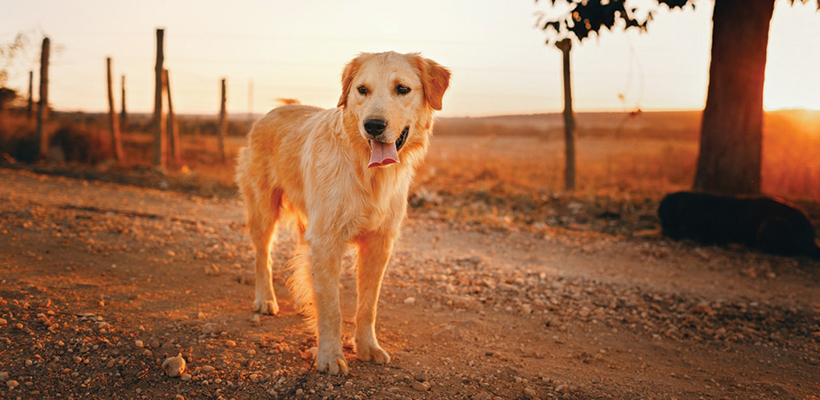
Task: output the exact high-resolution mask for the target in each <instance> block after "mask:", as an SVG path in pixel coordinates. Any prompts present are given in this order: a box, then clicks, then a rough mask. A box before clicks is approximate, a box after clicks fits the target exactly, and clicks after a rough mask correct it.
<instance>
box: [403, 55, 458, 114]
mask: <svg viewBox="0 0 820 400" xmlns="http://www.w3.org/2000/svg"><path fill="white" fill-rule="evenodd" d="M411 57H413V58H414V59H415V60H414V61H415V64H416V67H417V68H418V69H419V73H420V76H421V83H422V85H423V86H424V99H425V100H427V103H428V104H430V107H432V108H433V109H434V110H436V111H439V110H441V99H442V98H443V97H444V92H445V91H447V88H448V87H449V86H450V70H448V69H447V68H445V67H442V66H441V65H439V64H438V63H437V62H435V61H433V60H430V59H428V58H424V57H421V56H419V55H418V54H413V55H411Z"/></svg>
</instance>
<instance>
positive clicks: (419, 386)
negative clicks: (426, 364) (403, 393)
mask: <svg viewBox="0 0 820 400" xmlns="http://www.w3.org/2000/svg"><path fill="white" fill-rule="evenodd" d="M410 387H412V388H413V390H417V391H419V392H426V391H428V390H430V384H429V383H427V382H419V381H415V382H413V384H412V385H410Z"/></svg>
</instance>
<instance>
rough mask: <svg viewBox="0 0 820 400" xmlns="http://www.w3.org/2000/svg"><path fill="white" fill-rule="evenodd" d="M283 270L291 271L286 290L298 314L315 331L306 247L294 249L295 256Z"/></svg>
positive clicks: (311, 281)
mask: <svg viewBox="0 0 820 400" xmlns="http://www.w3.org/2000/svg"><path fill="white" fill-rule="evenodd" d="M285 268H287V269H289V270H290V271H291V275H290V278H288V282H287V284H288V289H289V290H290V293H291V296H292V297H293V301H294V303H295V307H296V309H297V310H298V311H299V314H302V315H303V316H305V322H307V325H308V328H309V329H311V330H312V331H316V300H315V299H314V297H313V280H312V279H311V277H310V256H309V253H308V247H307V246H306V245H299V246H297V248H296V255H294V256H293V258H291V259H290V261H288V263H287V264H286V265H285Z"/></svg>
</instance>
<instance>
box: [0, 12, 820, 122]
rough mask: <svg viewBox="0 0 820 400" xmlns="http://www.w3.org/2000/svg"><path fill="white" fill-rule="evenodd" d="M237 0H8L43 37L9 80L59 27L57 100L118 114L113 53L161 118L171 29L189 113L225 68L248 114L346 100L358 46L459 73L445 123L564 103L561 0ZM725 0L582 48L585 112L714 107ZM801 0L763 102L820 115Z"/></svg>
mask: <svg viewBox="0 0 820 400" xmlns="http://www.w3.org/2000/svg"><path fill="white" fill-rule="evenodd" d="M638 2H640V1H639V0H636V3H638ZM232 3H233V4H231V5H230V6H228V5H227V2H216V1H201V0H200V1H131V2H121V1H103V0H86V1H56V0H52V1H46V0H26V1H20V0H0V10H2V11H0V43H9V42H11V41H12V40H13V39H14V37H15V36H16V35H17V34H18V33H24V34H26V35H27V36H28V37H30V38H32V41H31V44H30V49H29V51H28V52H27V53H26V54H24V55H23V57H22V58H21V59H19V60H16V62H15V63H14V64H12V66H11V76H10V80H9V82H8V86H10V87H12V88H15V89H18V90H20V91H21V92H23V93H25V92H26V91H27V87H28V71H29V70H30V69H35V70H36V69H37V65H38V60H39V45H40V41H41V39H42V37H43V36H44V35H46V36H48V37H49V38H50V40H51V43H52V63H51V83H52V85H51V87H50V97H51V103H52V105H53V106H54V107H55V108H57V109H59V110H64V111H69V110H83V111H104V110H106V108H107V98H106V86H105V58H106V57H109V56H110V57H112V59H113V68H114V74H115V77H117V79H116V82H117V86H116V88H115V90H116V92H115V93H117V99H116V102H117V104H119V102H120V99H119V76H120V75H123V74H124V75H125V76H126V80H127V82H126V87H127V105H128V108H129V111H132V112H149V111H150V110H151V109H152V107H153V79H154V75H153V74H154V72H153V69H154V62H155V60H154V56H155V29H156V28H164V29H165V57H166V58H165V66H166V68H168V69H169V71H170V80H171V87H172V93H173V96H174V108H175V110H177V112H178V113H193V114H210V113H216V112H218V110H219V80H220V79H221V78H223V77H225V78H227V80H228V110H229V112H230V113H232V114H233V115H237V114H240V115H241V114H246V113H248V112H249V111H253V112H254V113H262V112H266V111H267V110H269V109H270V108H272V107H274V106H275V105H276V99H277V98H297V99H299V100H300V101H301V102H302V103H305V104H314V105H318V106H321V107H334V106H335V105H336V101H337V100H338V97H339V94H340V90H341V89H340V84H339V78H340V74H341V70H342V68H343V66H344V64H345V63H346V62H347V61H348V60H350V59H351V58H352V57H354V56H355V55H356V54H357V53H359V52H363V51H387V50H395V51H398V52H416V51H418V52H421V53H422V54H423V55H424V56H426V57H429V58H432V59H434V60H436V61H438V62H439V63H441V64H443V65H445V66H447V67H449V68H450V69H451V70H452V72H453V78H452V81H451V89H450V91H449V92H448V93H447V95H446V96H445V101H444V110H443V112H442V115H445V116H461V115H471V116H480V115H491V114H513V113H537V112H555V111H559V110H560V109H561V108H562V97H561V95H562V88H561V69H560V68H561V55H560V52H559V51H558V50H557V49H555V48H554V47H549V46H546V45H545V44H544V41H545V39H546V36H545V34H544V33H543V32H542V31H540V30H538V29H536V28H535V21H536V16H535V13H537V12H538V11H544V10H547V9H548V7H547V4H549V2H548V1H541V2H540V3H534V2H533V1H532V0H521V1H515V2H514V1H509V0H505V1H501V0H485V1H467V0H453V1H451V0H422V1H401V2H399V1H365V0H350V1H334V2H331V1H325V2H319V1H314V0H305V1H299V2H293V1H289V2H285V1H240V2H232ZM644 3H646V1H644ZM648 3H649V4H652V3H653V2H651V1H649V2H648ZM712 4H713V3H712V2H711V1H708V0H699V1H698V2H697V5H698V7H697V8H696V9H695V10H693V9H692V8H691V7H689V8H687V9H686V10H683V11H680V10H677V11H671V12H670V11H668V10H666V9H665V8H659V9H658V13H657V15H656V18H655V21H653V22H652V23H651V24H650V26H649V31H648V33H639V32H637V31H632V32H628V33H623V32H616V33H611V32H604V33H603V34H602V35H601V36H600V37H599V38H593V39H592V40H589V41H586V42H584V43H583V44H582V45H580V46H577V45H576V47H575V48H574V49H573V60H572V61H573V74H574V75H573V82H574V83H573V85H574V91H575V92H574V96H575V108H576V110H578V111H600V110H604V111H622V110H632V109H635V108H636V107H640V108H642V109H644V110H668V109H702V108H703V105H704V104H705V93H706V88H707V84H708V68H709V50H710V41H711V21H710V18H711V9H712ZM789 4H790V3H789V2H788V1H784V0H780V1H778V2H777V6H776V10H775V16H774V18H773V21H772V26H771V33H770V42H769V57H768V65H767V77H766V87H765V93H764V97H765V100H764V106H765V107H766V108H767V109H780V108H811V109H820V73H819V72H818V71H820V13H817V12H816V11H815V9H816V3H814V2H811V3H810V4H808V5H802V4H798V5H795V6H790V5H789ZM35 75H36V74H35ZM251 86H252V88H251ZM35 90H36V89H35Z"/></svg>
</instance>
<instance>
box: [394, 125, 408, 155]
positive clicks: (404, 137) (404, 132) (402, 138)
mask: <svg viewBox="0 0 820 400" xmlns="http://www.w3.org/2000/svg"><path fill="white" fill-rule="evenodd" d="M408 133H410V126H405V127H404V130H402V131H401V135H400V136H399V138H398V139H396V151H399V150H401V146H404V142H405V141H406V140H407V134H408Z"/></svg>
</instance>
